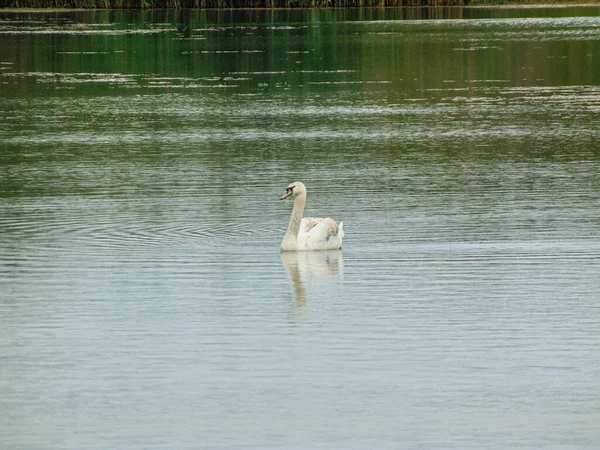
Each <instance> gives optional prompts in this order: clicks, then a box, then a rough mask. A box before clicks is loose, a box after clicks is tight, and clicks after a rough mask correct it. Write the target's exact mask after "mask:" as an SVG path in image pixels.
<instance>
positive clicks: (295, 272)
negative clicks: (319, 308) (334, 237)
mask: <svg viewBox="0 0 600 450" xmlns="http://www.w3.org/2000/svg"><path fill="white" fill-rule="evenodd" d="M281 261H282V262H283V265H284V266H285V268H286V270H287V272H288V275H289V276H290V280H292V284H293V285H294V297H295V299H296V305H297V306H303V305H304V304H305V303H306V285H307V284H310V283H311V282H312V281H314V280H318V279H326V278H329V279H341V278H342V277H343V274H344V258H343V257H342V251H341V250H331V251H324V252H283V253H281Z"/></svg>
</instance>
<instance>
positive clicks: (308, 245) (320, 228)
mask: <svg viewBox="0 0 600 450" xmlns="http://www.w3.org/2000/svg"><path fill="white" fill-rule="evenodd" d="M343 237H344V228H343V224H342V223H340V224H339V225H338V223H337V222H336V221H335V220H333V219H330V218H329V217H327V218H325V219H323V218H312V217H305V218H304V219H302V222H301V223H300V232H299V234H298V247H299V248H305V249H314V250H319V249H320V250H327V249H339V248H341V247H342V238H343Z"/></svg>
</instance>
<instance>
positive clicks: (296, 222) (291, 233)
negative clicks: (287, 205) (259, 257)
mask: <svg viewBox="0 0 600 450" xmlns="http://www.w3.org/2000/svg"><path fill="white" fill-rule="evenodd" d="M305 205H306V194H303V195H298V196H297V197H296V200H294V209H292V215H291V216H290V223H289V225H288V229H287V232H286V233H285V236H284V237H283V241H282V242H281V250H282V251H287V250H297V249H298V233H299V231H300V222H302V215H303V214H304V206H305Z"/></svg>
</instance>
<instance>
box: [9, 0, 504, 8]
mask: <svg viewBox="0 0 600 450" xmlns="http://www.w3.org/2000/svg"><path fill="white" fill-rule="evenodd" d="M493 1H494V0H492V2H493ZM496 1H498V0H496ZM499 1H502V0H499ZM467 3H469V0H0V8H2V7H4V8H85V9H184V8H189V9H212V8H217V9H223V8H267V9H271V8H348V7H354V8H360V7H373V6H382V7H385V6H463V5H466V4H467Z"/></svg>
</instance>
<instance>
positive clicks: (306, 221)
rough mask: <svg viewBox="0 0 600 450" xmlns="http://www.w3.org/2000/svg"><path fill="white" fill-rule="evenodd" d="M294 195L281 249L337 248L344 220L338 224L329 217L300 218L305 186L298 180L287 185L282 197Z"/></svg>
mask: <svg viewBox="0 0 600 450" xmlns="http://www.w3.org/2000/svg"><path fill="white" fill-rule="evenodd" d="M292 195H293V196H294V197H295V200H294V208H293V209H292V215H291V217H290V223H289V225H288V229H287V232H286V233H285V236H284V238H283V241H282V242H281V251H282V252H289V251H304V250H339V249H340V248H342V239H343V238H344V222H340V223H339V224H338V223H337V222H336V221H335V220H333V219H330V218H329V217H327V218H325V219H322V218H308V217H305V218H302V215H303V214H304V207H305V206H306V187H305V186H304V184H302V183H300V182H299V181H298V182H295V183H292V184H290V185H289V186H288V188H287V189H286V191H285V194H283V197H281V199H282V200H283V199H284V198H287V197H290V196H292Z"/></svg>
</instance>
